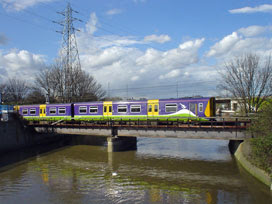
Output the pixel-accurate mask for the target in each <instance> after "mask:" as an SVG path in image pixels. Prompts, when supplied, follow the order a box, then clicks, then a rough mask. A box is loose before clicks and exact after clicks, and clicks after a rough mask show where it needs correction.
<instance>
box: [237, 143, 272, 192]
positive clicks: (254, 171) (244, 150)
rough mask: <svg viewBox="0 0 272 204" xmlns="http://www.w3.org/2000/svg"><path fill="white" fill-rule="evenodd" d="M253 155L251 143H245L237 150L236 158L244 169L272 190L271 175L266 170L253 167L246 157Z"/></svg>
mask: <svg viewBox="0 0 272 204" xmlns="http://www.w3.org/2000/svg"><path fill="white" fill-rule="evenodd" d="M250 154H251V147H250V142H249V141H244V142H243V143H241V144H240V145H239V147H238V148H237V150H236V152H235V154H234V156H235V158H236V159H237V161H238V162H239V163H240V164H241V165H242V166H243V168H244V169H245V170H246V171H248V172H249V173H250V174H251V175H252V176H254V177H255V178H256V179H258V180H259V181H261V182H262V183H264V184H265V185H267V186H268V187H269V188H270V190H272V179H271V175H269V174H268V173H266V172H265V171H264V170H262V169H260V168H258V167H257V166H255V165H253V164H252V162H251V161H250V159H249V158H248V157H247V156H246V155H250Z"/></svg>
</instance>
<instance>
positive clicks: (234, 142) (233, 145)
mask: <svg viewBox="0 0 272 204" xmlns="http://www.w3.org/2000/svg"><path fill="white" fill-rule="evenodd" d="M243 141H244V140H230V141H229V145H228V146H229V151H230V153H231V154H235V152H236V150H237V149H238V147H239V145H240V144H241V143H242V142H243Z"/></svg>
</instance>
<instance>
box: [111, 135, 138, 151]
mask: <svg viewBox="0 0 272 204" xmlns="http://www.w3.org/2000/svg"><path fill="white" fill-rule="evenodd" d="M107 146H108V152H120V151H130V150H136V149H137V138H136V137H116V136H115V137H112V136H111V137H107Z"/></svg>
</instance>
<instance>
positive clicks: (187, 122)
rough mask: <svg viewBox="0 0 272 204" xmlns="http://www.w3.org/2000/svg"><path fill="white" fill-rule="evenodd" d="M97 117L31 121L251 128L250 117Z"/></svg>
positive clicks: (85, 125) (94, 125)
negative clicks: (164, 118)
mask: <svg viewBox="0 0 272 204" xmlns="http://www.w3.org/2000/svg"><path fill="white" fill-rule="evenodd" d="M102 118H103V117H101V118H96V119H88V120H83V119H82V120H71V118H64V119H62V120H59V121H50V120H45V119H42V120H38V121H37V120H34V118H33V121H29V122H28V123H29V125H32V126H48V127H60V128H61V127H68V128H73V127H74V128H113V127H116V128H147V129H148V128H153V129H158V128H175V129H229V130H246V129H248V128H249V126H250V123H251V119H250V118H248V117H211V118H205V119H203V118H197V119H196V118H191V117H172V118H168V119H166V120H163V121H162V120H161V119H159V118H154V117H152V118H150V117H147V118H146V119H144V120H143V118H142V117H141V118H135V117H133V118H132V117H131V118H126V119H122V118H121V119H118V120H115V119H113V118H103V120H102Z"/></svg>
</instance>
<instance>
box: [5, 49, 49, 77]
mask: <svg viewBox="0 0 272 204" xmlns="http://www.w3.org/2000/svg"><path fill="white" fill-rule="evenodd" d="M44 66H45V57H44V56H43V55H39V54H33V53H30V52H28V51H27V50H20V51H19V50H16V49H14V50H11V51H9V52H3V51H1V50H0V67H2V68H1V69H2V71H1V72H2V78H3V79H7V78H8V77H20V78H22V79H26V80H28V81H31V80H33V79H34V78H35V75H36V74H37V72H38V71H39V70H40V69H41V68H43V67H44ZM3 71H5V72H3ZM3 73H4V75H3ZM0 75H1V73H0Z"/></svg>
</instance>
